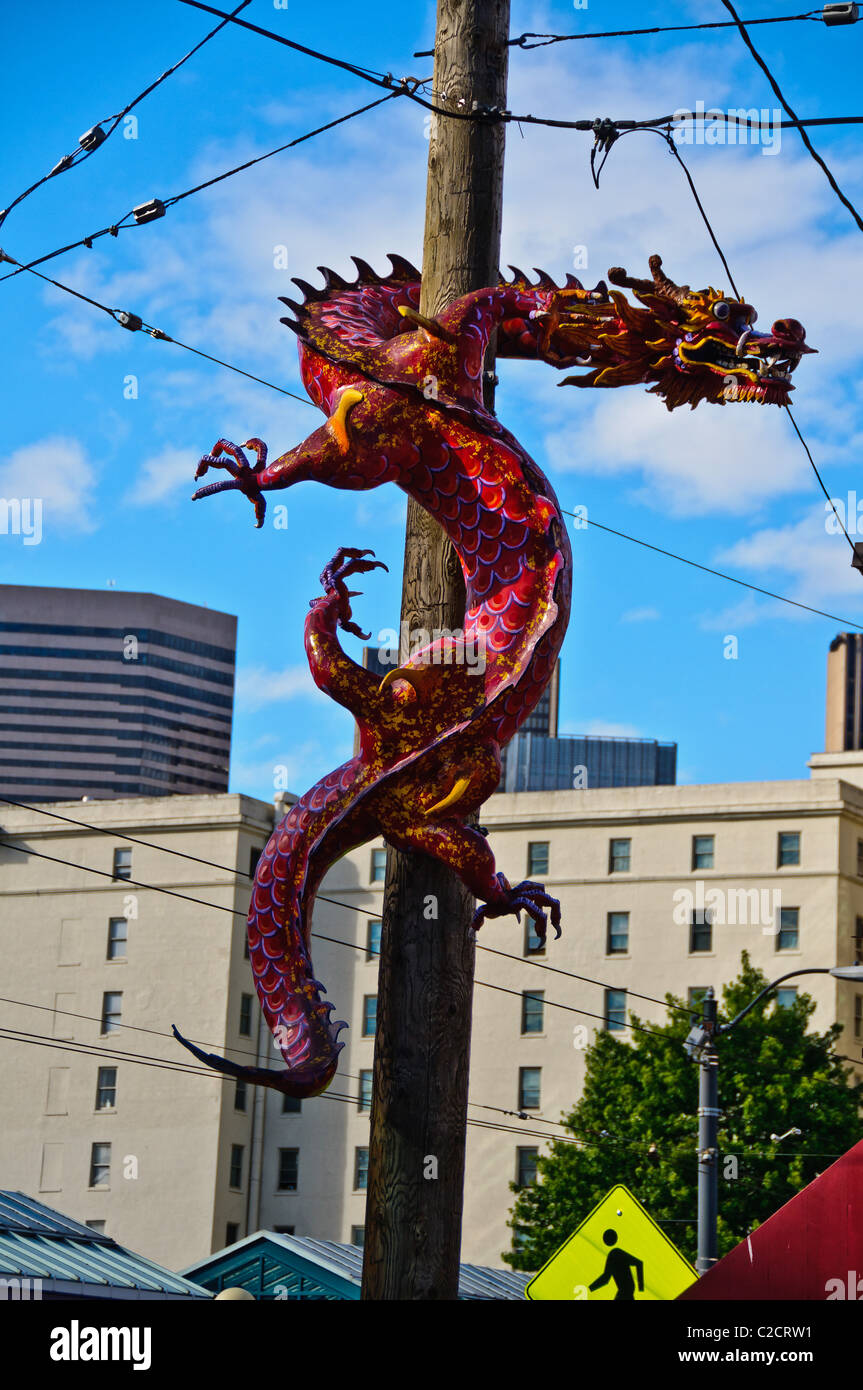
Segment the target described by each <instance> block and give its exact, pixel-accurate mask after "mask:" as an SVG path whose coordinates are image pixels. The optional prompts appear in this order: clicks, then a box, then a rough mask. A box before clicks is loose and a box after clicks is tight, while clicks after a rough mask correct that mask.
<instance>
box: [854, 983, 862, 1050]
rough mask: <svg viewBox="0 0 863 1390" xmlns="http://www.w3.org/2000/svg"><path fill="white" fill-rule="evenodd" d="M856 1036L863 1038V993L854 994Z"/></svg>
mask: <svg viewBox="0 0 863 1390" xmlns="http://www.w3.org/2000/svg"><path fill="white" fill-rule="evenodd" d="M854 1036H855V1038H858V1039H859V1038H863V994H855V995H854Z"/></svg>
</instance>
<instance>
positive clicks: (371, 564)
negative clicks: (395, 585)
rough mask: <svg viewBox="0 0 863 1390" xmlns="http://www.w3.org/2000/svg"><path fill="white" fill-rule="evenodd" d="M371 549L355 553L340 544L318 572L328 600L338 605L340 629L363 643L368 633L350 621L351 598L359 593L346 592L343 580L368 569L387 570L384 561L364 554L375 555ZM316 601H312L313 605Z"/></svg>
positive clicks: (353, 590) (351, 590)
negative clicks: (330, 599)
mask: <svg viewBox="0 0 863 1390" xmlns="http://www.w3.org/2000/svg"><path fill="white" fill-rule="evenodd" d="M374 553H375V552H374V551H373V550H357V549H355V547H353V546H347V545H341V546H339V548H338V550H337V551H336V553H335V555H334V556H333V558H332V560H330V562H329V564H327V565H325V566H324V568H323V571H322V573H321V584H322V585H323V588H324V593H325V594H326V595H327V598H332V599H334V600H335V601H336V602H337V603H338V612H339V627H342V628H344V630H345V631H346V632H352V633H353V634H354V636H355V637H360V638H361V639H362V640H363V641H364V642H365V641H367V640H368V638H369V637H370V636H371V634H370V633H368V632H363V630H362V628H360V627H359V626H358V625H357V624H356V623H355V622H353V621H352V619H351V599H352V598H356V597H357V595H358V593H359V590H358V589H348V588H347V586H346V585H345V580H346V579H347V578H349V576H350V575H352V574H368V572H369V571H370V570H374V569H382V570H387V572H389V571H388V567H387V566H386V565H385V564H384V562H383V560H367V559H365V556H366V555H374ZM318 601H319V600H317V599H314V600H313V601H312V605H310V606H313V605H314V604H315V603H317V602H318Z"/></svg>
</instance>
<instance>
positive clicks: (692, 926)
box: [689, 908, 713, 952]
mask: <svg viewBox="0 0 863 1390" xmlns="http://www.w3.org/2000/svg"><path fill="white" fill-rule="evenodd" d="M689 949H690V951H691V952H692V951H712V950H713V918H712V917H711V916H710V913H709V912H707V911H706V910H705V909H704V908H697V909H696V910H695V912H691V913H690V914H689Z"/></svg>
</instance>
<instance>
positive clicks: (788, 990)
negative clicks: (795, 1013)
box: [776, 985, 797, 1009]
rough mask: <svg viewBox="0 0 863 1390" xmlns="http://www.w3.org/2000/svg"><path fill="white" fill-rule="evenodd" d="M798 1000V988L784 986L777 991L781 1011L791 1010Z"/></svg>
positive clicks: (777, 1000)
mask: <svg viewBox="0 0 863 1390" xmlns="http://www.w3.org/2000/svg"><path fill="white" fill-rule="evenodd" d="M796 1000H797V986H796V985H788V986H783V988H782V989H777V991H776V1005H777V1007H778V1008H780V1009H790V1008H791V1006H792V1005H793V1004H794V1003H796Z"/></svg>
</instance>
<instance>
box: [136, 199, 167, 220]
mask: <svg viewBox="0 0 863 1390" xmlns="http://www.w3.org/2000/svg"><path fill="white" fill-rule="evenodd" d="M132 216H133V217H134V219H135V222H136V224H137V225H138V226H139V227H141V226H143V224H144V223H145V222H155V221H156V219H157V218H159V217H164V216H165V204H164V203H163V202H162V199H161V198H151V199H150V200H149V202H147V203H139V204H138V206H137V207H136V208H132Z"/></svg>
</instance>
